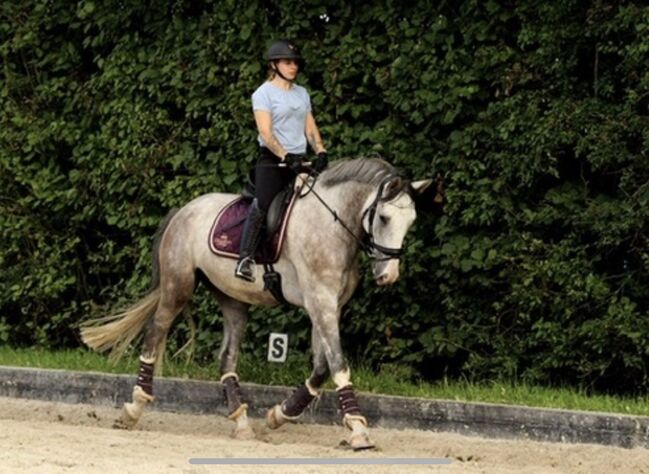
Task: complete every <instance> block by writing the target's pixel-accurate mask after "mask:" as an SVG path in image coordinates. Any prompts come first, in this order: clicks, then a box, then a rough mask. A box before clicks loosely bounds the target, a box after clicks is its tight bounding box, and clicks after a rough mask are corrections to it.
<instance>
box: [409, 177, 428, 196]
mask: <svg viewBox="0 0 649 474" xmlns="http://www.w3.org/2000/svg"><path fill="white" fill-rule="evenodd" d="M431 184H433V180H432V179H422V180H420V181H413V182H412V183H410V186H412V190H413V191H414V192H415V193H417V194H421V193H423V192H424V191H426V189H428V187H429V186H430V185H431Z"/></svg>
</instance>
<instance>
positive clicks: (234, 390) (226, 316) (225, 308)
mask: <svg viewBox="0 0 649 474" xmlns="http://www.w3.org/2000/svg"><path fill="white" fill-rule="evenodd" d="M216 296H217V300H218V301H219V303H220V306H221V311H222V313H223V342H222V344H221V351H220V353H219V359H220V364H221V374H222V375H221V383H222V384H223V395H224V397H225V401H226V403H227V406H228V418H229V419H230V420H233V421H234V422H235V423H236V426H235V428H234V431H233V433H232V436H233V437H234V438H237V439H252V438H254V437H255V433H254V431H253V430H252V428H251V427H250V422H249V420H248V413H247V411H248V405H247V404H246V403H242V401H241V388H240V387H239V376H238V375H237V372H236V370H237V361H238V358H239V347H240V345H241V339H242V338H243V334H244V331H245V327H246V322H247V319H248V308H249V305H248V304H245V303H242V302H240V301H237V300H234V299H232V298H229V297H227V296H225V295H224V294H222V293H221V294H217V295H216Z"/></svg>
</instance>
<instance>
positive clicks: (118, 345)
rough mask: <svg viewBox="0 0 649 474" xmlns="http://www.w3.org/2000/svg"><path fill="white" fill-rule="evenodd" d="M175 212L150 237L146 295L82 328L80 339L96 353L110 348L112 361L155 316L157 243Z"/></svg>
mask: <svg viewBox="0 0 649 474" xmlns="http://www.w3.org/2000/svg"><path fill="white" fill-rule="evenodd" d="M176 212H178V209H173V210H172V211H171V212H169V214H167V216H166V217H165V219H164V220H163V221H162V223H161V224H160V226H159V227H158V230H157V231H156V233H155V235H154V237H153V262H152V263H153V265H152V270H153V275H152V283H151V290H150V291H149V293H148V294H147V295H146V296H145V297H144V298H142V299H140V300H139V301H138V302H137V303H135V304H134V305H133V306H131V307H130V308H128V309H126V310H125V311H123V312H120V313H117V314H111V315H110V316H104V317H101V318H95V319H91V320H89V321H86V322H85V323H84V324H83V325H82V329H81V340H82V341H83V342H84V343H85V344H86V345H87V346H88V347H90V348H91V349H94V350H96V351H99V352H103V351H107V350H109V349H111V353H110V359H112V360H118V359H120V358H121V357H122V356H123V355H124V353H125V352H126V350H127V349H128V347H129V346H130V344H131V343H132V342H133V340H134V339H135V338H136V337H137V336H138V335H139V334H140V333H141V332H142V329H143V328H144V326H145V325H146V324H147V322H148V321H149V320H150V319H151V317H152V316H153V315H154V314H155V311H156V309H157V307H158V302H159V301H160V256H159V249H160V241H161V240H162V235H163V234H164V231H165V230H166V229H167V226H168V225H169V222H170V221H171V219H172V218H173V217H174V215H175V214H176Z"/></svg>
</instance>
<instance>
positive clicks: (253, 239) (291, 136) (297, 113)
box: [234, 40, 328, 282]
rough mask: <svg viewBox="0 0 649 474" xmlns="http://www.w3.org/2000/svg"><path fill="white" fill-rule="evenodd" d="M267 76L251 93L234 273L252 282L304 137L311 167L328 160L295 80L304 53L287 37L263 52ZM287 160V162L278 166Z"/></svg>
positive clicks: (319, 166)
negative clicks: (250, 134)
mask: <svg viewBox="0 0 649 474" xmlns="http://www.w3.org/2000/svg"><path fill="white" fill-rule="evenodd" d="M266 60H267V61H268V70H269V77H268V80H266V82H264V83H263V84H262V85H261V86H260V87H259V88H258V89H257V90H256V91H255V92H254V93H253V94H252V108H253V112H254V115H255V122H256V124H257V130H258V132H259V136H258V141H259V157H258V159H257V165H256V166H255V198H254V200H253V201H252V205H251V206H250V212H249V214H248V217H247V218H246V222H245V224H244V227H243V236H242V240H241V248H240V251H239V261H238V263H237V267H236V269H235V272H234V275H235V276H236V277H238V278H242V279H244V280H247V281H250V282H254V281H255V276H254V268H255V261H254V255H255V250H256V248H257V245H258V244H259V234H260V232H261V229H262V227H263V224H264V222H265V220H266V213H267V212H268V208H269V206H270V204H271V202H272V201H273V198H274V197H275V195H276V194H277V193H279V192H280V191H281V190H283V189H284V188H285V187H286V186H288V185H289V183H290V182H291V181H292V180H294V179H295V177H296V175H297V173H298V172H299V171H300V170H301V169H302V159H303V158H304V155H305V153H306V144H307V141H308V143H309V145H311V148H312V149H313V151H314V152H315V153H316V154H317V156H318V157H317V159H315V160H314V163H313V169H314V170H316V171H321V170H323V169H324V168H326V166H327V162H328V159H327V152H326V150H325V148H324V145H323V144H322V139H321V138H320V132H319V131H318V127H317V125H316V122H315V119H314V118H313V113H312V111H311V98H310V97H309V93H308V92H307V91H306V89H305V88H304V87H301V86H299V85H297V84H295V82H294V81H295V78H296V77H297V74H298V72H299V69H300V65H301V63H302V61H301V60H302V58H301V56H300V53H299V51H298V49H297V47H296V46H295V45H294V44H293V43H292V42H290V41H288V40H279V41H276V42H274V43H273V44H272V45H271V46H270V48H269V49H268V52H267V53H266ZM282 162H283V163H285V164H286V166H285V167H280V166H277V165H279V164H280V163H282Z"/></svg>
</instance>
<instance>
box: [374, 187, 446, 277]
mask: <svg viewBox="0 0 649 474" xmlns="http://www.w3.org/2000/svg"><path fill="white" fill-rule="evenodd" d="M432 182H433V180H432V179H425V180H422V181H413V182H409V181H407V180H406V179H404V178H402V177H400V176H390V177H388V178H386V179H385V180H383V182H382V183H381V185H380V186H379V190H378V192H377V194H376V195H372V196H371V197H370V199H368V203H367V204H366V207H365V210H364V211H363V229H364V230H365V232H366V234H367V237H368V240H369V242H368V246H369V249H370V250H369V251H370V256H371V257H372V258H373V259H374V264H373V273H374V279H375V280H376V283H377V284H378V285H380V286H384V285H390V284H392V283H394V282H395V281H397V279H398V278H399V258H400V257H401V253H402V245H403V241H404V239H405V237H406V233H407V232H408V229H410V226H411V225H412V223H413V222H414V220H415V217H417V212H416V211H415V198H416V197H417V196H419V195H420V194H422V193H423V192H424V191H425V190H426V189H427V188H428V187H429V186H430V185H431V183H432Z"/></svg>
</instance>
